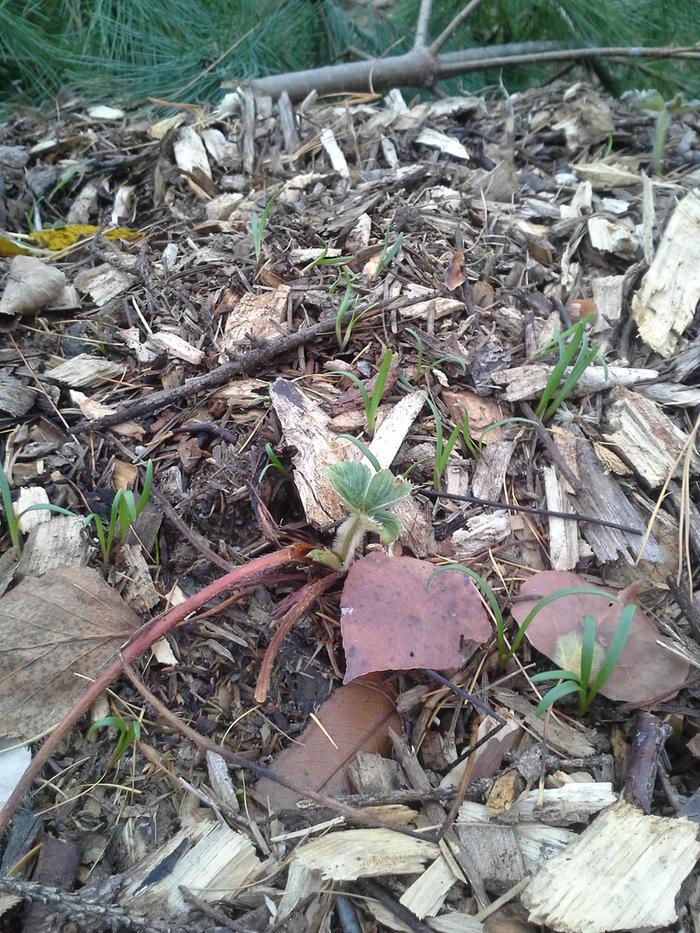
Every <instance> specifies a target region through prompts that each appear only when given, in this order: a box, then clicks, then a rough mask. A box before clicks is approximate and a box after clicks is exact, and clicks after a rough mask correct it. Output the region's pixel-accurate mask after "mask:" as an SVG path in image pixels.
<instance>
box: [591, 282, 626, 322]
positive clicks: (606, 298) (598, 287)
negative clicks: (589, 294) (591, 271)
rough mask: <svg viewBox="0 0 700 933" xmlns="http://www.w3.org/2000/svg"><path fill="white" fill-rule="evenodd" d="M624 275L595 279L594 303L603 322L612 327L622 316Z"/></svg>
mask: <svg viewBox="0 0 700 933" xmlns="http://www.w3.org/2000/svg"><path fill="white" fill-rule="evenodd" d="M624 282H625V277H624V275H605V276H598V277H597V278H595V279H593V281H592V283H591V285H592V288H593V301H594V302H595V306H596V310H597V311H598V314H599V315H600V316H601V317H602V318H603V320H604V321H605V322H606V323H607V324H610V325H612V326H614V325H615V324H617V323H618V321H619V320H620V318H621V316H622V297H623V286H624Z"/></svg>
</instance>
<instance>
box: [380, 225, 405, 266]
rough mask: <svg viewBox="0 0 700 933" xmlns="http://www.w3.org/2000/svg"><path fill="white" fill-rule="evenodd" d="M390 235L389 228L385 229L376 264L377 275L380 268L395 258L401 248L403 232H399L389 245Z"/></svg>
mask: <svg viewBox="0 0 700 933" xmlns="http://www.w3.org/2000/svg"><path fill="white" fill-rule="evenodd" d="M390 236H391V229H389V230H387V232H386V233H385V234H384V248H383V249H382V253H381V256H380V257H379V264H378V265H377V275H379V273H380V272H382V270H384V269H386V267H387V266H388V265H390V264H391V263H392V262H393V261H394V260H395V259H396V256H397V254H398V252H399V250H400V249H401V244H402V243H403V233H400V234H399V235H398V236H397V237H396V239H395V240H394V242H393V243H392V244H391V246H389V237H390Z"/></svg>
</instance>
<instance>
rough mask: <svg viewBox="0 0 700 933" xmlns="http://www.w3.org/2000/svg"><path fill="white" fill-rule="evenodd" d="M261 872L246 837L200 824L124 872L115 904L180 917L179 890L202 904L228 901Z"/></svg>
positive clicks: (217, 825)
mask: <svg viewBox="0 0 700 933" xmlns="http://www.w3.org/2000/svg"><path fill="white" fill-rule="evenodd" d="M261 870H262V865H261V862H260V861H259V859H258V858H257V856H256V854H255V849H254V847H253V843H252V842H251V841H250V839H249V838H248V836H246V835H244V834H243V833H239V832H234V830H232V829H230V828H229V827H228V826H227V825H226V824H225V823H218V822H217V821H215V820H205V821H204V822H202V823H198V824H195V825H193V826H188V827H186V828H184V829H181V830H180V832H178V833H176V834H175V835H174V836H172V837H171V838H170V839H169V840H168V842H166V843H165V845H163V846H161V847H160V848H159V849H157V850H156V851H155V852H153V853H151V854H150V855H149V856H147V858H145V859H143V860H142V861H141V862H139V863H138V864H137V865H135V866H134V867H133V868H132V869H130V870H129V871H127V872H126V875H125V877H124V882H123V884H122V887H121V888H120V892H119V895H118V899H117V902H118V903H119V904H121V905H122V906H124V907H128V908H135V909H136V910H138V911H144V912H150V911H159V912H161V915H162V912H163V911H167V912H168V913H172V914H184V913H185V912H186V911H188V910H189V905H188V903H187V901H186V900H185V899H184V897H183V896H182V893H181V891H180V888H181V887H185V888H188V889H190V890H192V891H196V892H197V896H198V897H199V898H201V899H202V900H204V901H206V902H207V903H211V902H212V901H219V900H224V901H233V900H235V898H236V896H237V895H238V893H239V891H240V890H241V889H242V888H243V887H245V886H246V885H247V884H249V883H250V882H251V881H253V880H255V879H256V878H257V877H258V876H259V875H260V873H261Z"/></svg>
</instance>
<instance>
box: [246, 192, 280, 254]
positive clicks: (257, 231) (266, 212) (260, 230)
mask: <svg viewBox="0 0 700 933" xmlns="http://www.w3.org/2000/svg"><path fill="white" fill-rule="evenodd" d="M276 200H277V195H276V194H273V195H272V197H271V198H270V200H269V201H268V202H267V204H266V205H265V207H264V208H263V212H262V214H260V215H258V214H257V213H255V214H253V216H252V217H251V218H250V229H251V233H252V234H253V248H254V250H255V259H256V261H257V262H260V256H261V255H262V244H263V237H264V236H265V228H266V227H267V222H268V220H269V218H270V211H271V210H272V207H273V205H274V203H275V201H276Z"/></svg>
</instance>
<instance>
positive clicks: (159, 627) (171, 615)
mask: <svg viewBox="0 0 700 933" xmlns="http://www.w3.org/2000/svg"><path fill="white" fill-rule="evenodd" d="M309 550H310V545H305V544H292V545H290V546H289V547H286V548H283V549H282V550H279V551H274V552H273V553H272V554H265V555H264V556H263V557H258V558H256V559H255V560H253V561H250V563H248V564H244V565H243V566H240V567H236V568H235V569H234V570H231V571H230V572H229V573H227V574H225V575H224V576H223V577H220V578H219V579H218V580H215V581H214V583H211V584H210V585H209V586H206V587H205V588H204V589H203V590H200V592H199V593H195V595H194V596H190V598H189V599H186V600H185V601H184V602H183V603H180V605H179V606H173V608H172V609H169V610H168V611H167V612H164V613H162V615H159V616H156V618H155V619H153V620H152V621H151V622H150V623H148V624H147V625H146V626H144V627H143V628H141V629H140V630H139V632H138V633H137V634H136V635H135V636H134V638H133V639H132V640H131V641H130V642H128V644H126V645H125V647H124V648H123V649H122V650H121V652H120V653H119V655H118V656H117V657H116V659H115V660H114V661H112V662H111V663H110V664H109V665H108V667H106V668H105V669H104V670H103V671H102V673H101V674H99V676H98V677H97V679H96V680H95V681H94V682H93V683H92V684H90V686H89V687H88V688H87V690H86V691H85V692H84V693H83V694H82V695H81V696H80V697H79V698H78V699H77V700H76V702H75V703H74V705H73V707H72V709H71V710H70V711H69V712H68V713H67V714H66V715H65V716H64V717H63V719H62V720H61V722H60V723H59V724H58V725H57V726H56V728H55V729H54V730H53V732H52V733H51V735H50V736H49V737H48V738H47V739H46V741H45V742H44V744H43V745H42V746H41V748H40V749H39V751H38V752H37V754H36V755H35V757H34V759H33V760H32V763H31V764H30V766H29V767H28V768H27V770H26V771H25V772H24V774H23V775H22V777H21V779H20V780H19V782H18V784H17V786H16V787H15V789H14V790H13V792H12V794H11V795H10V797H9V798H8V800H7V803H6V804H5V806H4V807H3V809H2V811H0V834H2V833H3V832H4V831H5V830H6V829H7V827H8V825H9V823H10V820H11V819H12V816H13V814H14V812H15V810H16V809H17V807H18V806H19V804H20V803H21V801H22V798H23V797H24V795H25V794H26V792H27V791H28V790H29V788H30V787H31V785H32V784H33V782H34V780H35V779H36V778H37V777H38V775H39V773H40V771H41V769H42V768H43V767H44V765H45V764H46V762H47V761H48V760H49V758H50V757H51V755H52V754H53V752H54V751H55V749H56V747H57V746H58V743H59V742H60V741H61V739H62V738H63V737H64V736H65V735H66V734H67V733H68V732H69V731H70V729H71V728H72V727H73V726H74V725H75V724H76V722H77V721H78V720H79V719H80V718H81V716H84V715H85V714H86V713H87V712H88V710H89V709H90V707H91V706H92V704H93V703H94V702H95V700H96V699H97V698H98V697H99V696H100V695H101V694H102V693H104V691H105V690H106V689H107V687H109V685H110V684H111V683H112V681H113V680H116V678H117V677H119V676H120V674H122V672H123V670H124V669H123V667H122V658H123V659H124V661H126V662H127V663H128V664H132V663H133V662H134V661H136V660H138V658H140V657H141V655H142V654H143V653H144V651H146V650H147V649H148V648H150V647H151V645H152V644H153V643H154V642H155V641H157V640H158V639H159V638H161V637H162V636H163V635H166V634H167V633H168V632H170V631H171V630H172V629H173V628H175V626H177V625H178V624H179V623H180V622H182V621H183V620H184V619H186V618H187V616H188V615H190V613H192V612H196V611H197V610H198V609H199V608H200V607H201V606H203V605H204V604H205V603H207V602H209V600H210V599H214V598H215V597H216V596H219V595H221V593H224V592H226V591H227V590H230V589H233V588H234V587H239V586H241V585H244V586H245V585H247V584H249V583H250V582H251V580H252V579H255V578H258V577H260V576H263V575H265V574H266V573H268V572H269V571H270V570H272V569H274V568H275V567H280V566H282V565H283V564H289V563H295V562H296V561H301V560H303V559H304V555H305V554H306V552H307V551H309Z"/></svg>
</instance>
